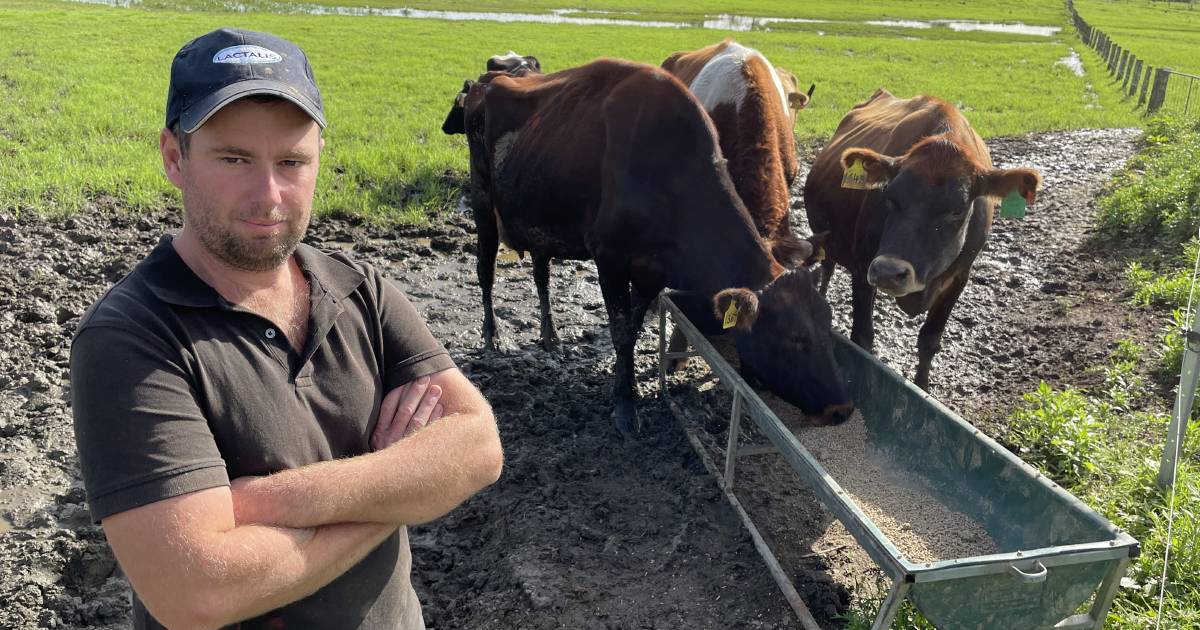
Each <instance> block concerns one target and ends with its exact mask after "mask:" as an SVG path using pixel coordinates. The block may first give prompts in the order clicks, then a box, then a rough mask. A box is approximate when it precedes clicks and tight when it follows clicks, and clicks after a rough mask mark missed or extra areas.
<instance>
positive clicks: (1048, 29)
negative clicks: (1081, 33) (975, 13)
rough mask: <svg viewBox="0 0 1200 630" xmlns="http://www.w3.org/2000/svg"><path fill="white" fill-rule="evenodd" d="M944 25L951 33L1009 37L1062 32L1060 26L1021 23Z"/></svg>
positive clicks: (1048, 35) (946, 23)
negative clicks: (997, 34)
mask: <svg viewBox="0 0 1200 630" xmlns="http://www.w3.org/2000/svg"><path fill="white" fill-rule="evenodd" d="M944 24H945V25H946V26H948V27H950V30H952V31H959V32H962V31H987V32H989V33H1008V34H1010V35H1036V36H1039V37H1050V36H1052V35H1055V34H1057V33H1058V32H1059V31H1061V30H1062V27H1060V26H1032V25H1029V24H1025V23H1023V22H1017V23H1016V24H999V23H996V22H951V21H945V22H944Z"/></svg>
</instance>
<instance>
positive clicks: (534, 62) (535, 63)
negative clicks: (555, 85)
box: [525, 55, 542, 74]
mask: <svg viewBox="0 0 1200 630" xmlns="http://www.w3.org/2000/svg"><path fill="white" fill-rule="evenodd" d="M525 61H527V62H529V65H530V66H533V69H534V70H536V71H538V73H539V74H540V73H541V71H542V62H540V61H538V58H537V57H534V56H533V55H526V56H525Z"/></svg>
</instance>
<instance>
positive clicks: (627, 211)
mask: <svg viewBox="0 0 1200 630" xmlns="http://www.w3.org/2000/svg"><path fill="white" fill-rule="evenodd" d="M465 101H466V102H465V108H466V117H465V121H466V125H465V126H466V129H467V138H468V142H469V143H470V144H471V156H472V160H471V178H472V182H473V187H474V188H476V189H477V190H479V191H480V196H479V197H478V198H473V200H472V203H478V204H480V205H479V206H477V208H476V218H477V219H478V220H479V239H480V253H481V267H482V264H483V258H482V256H483V255H484V254H485V253H486V250H487V249H488V246H487V243H490V240H491V239H497V238H502V239H503V240H504V242H505V243H506V244H508V245H509V246H510V247H512V248H513V249H515V250H519V251H530V252H532V253H533V255H534V256H535V260H536V259H537V258H539V257H540V258H542V259H548V258H550V257H555V258H575V259H579V258H591V259H594V260H595V261H596V268H597V272H598V274H599V279H600V288H601V292H602V293H603V296H604V303H605V306H606V307H607V311H608V316H609V330H610V332H611V333H612V341H613V346H614V347H615V349H616V354H617V357H616V363H615V370H614V371H615V384H614V392H613V398H614V407H615V408H614V411H613V415H614V421H615V423H616V426H617V428H618V429H619V430H621V431H622V432H624V433H628V432H631V431H634V430H635V428H636V427H637V412H636V405H635V399H636V393H635V386H634V380H633V377H634V371H633V347H634V342H635V341H636V339H637V335H638V333H639V331H640V330H641V327H642V320H643V318H644V316H645V313H646V309H647V307H648V306H649V304H650V303H651V301H652V300H653V299H654V297H655V296H656V295H658V293H659V291H660V290H662V289H663V288H664V287H670V288H673V289H677V290H680V291H684V292H686V293H685V296H691V297H692V298H694V299H692V300H690V304H692V307H691V312H690V313H689V315H690V317H691V318H692V319H693V320H694V321H696V322H698V323H699V324H701V325H702V326H706V327H710V328H711V327H714V326H716V327H719V326H720V320H718V319H716V313H717V312H720V313H724V312H726V311H727V309H728V308H729V304H730V302H736V303H737V305H738V309H739V311H740V314H739V315H738V316H737V318H736V327H735V328H734V331H735V332H734V334H735V336H736V340H737V347H738V351H739V355H740V360H741V362H742V365H743V366H745V368H746V369H748V370H750V371H751V372H752V373H753V374H754V375H755V376H756V377H757V378H758V380H760V381H761V382H762V383H763V384H764V385H766V386H767V387H768V388H769V389H770V390H771V391H773V392H775V393H776V394H778V395H779V396H781V397H782V398H784V399H785V400H787V401H789V402H791V403H792V404H795V405H797V406H799V407H800V408H801V409H802V410H803V411H804V412H805V413H807V414H809V415H810V416H813V417H815V418H816V419H817V421H821V422H826V423H828V422H836V421H838V420H841V419H844V418H845V417H846V416H847V415H848V414H849V412H850V411H851V409H852V405H851V404H850V403H849V401H848V399H847V395H846V392H845V389H844V387H843V384H842V381H841V379H840V375H839V374H838V371H837V366H836V364H835V362H834V359H833V352H832V336H831V334H830V311H829V306H828V304H826V303H825V301H824V299H823V298H822V297H821V296H820V295H819V293H818V291H817V290H816V286H815V283H814V279H813V274H812V272H810V271H809V270H806V269H797V270H791V271H789V270H788V269H786V268H785V267H784V266H783V265H782V264H781V261H793V260H799V261H802V260H804V259H806V258H807V257H808V256H809V255H810V254H811V253H812V248H811V245H810V244H809V243H808V242H807V241H801V240H799V239H795V238H794V237H783V238H780V239H776V240H775V241H772V242H768V241H766V240H764V239H763V238H762V237H760V236H759V234H758V232H757V230H756V229H755V227H754V224H753V222H752V221H751V220H750V216H749V214H747V212H746V209H745V206H744V205H743V204H742V202H741V200H740V199H739V198H738V196H737V194H736V192H735V191H734V187H733V184H732V182H731V181H730V178H729V173H728V170H727V169H726V166H725V160H724V159H723V158H722V157H721V152H720V147H719V146H718V143H717V137H716V132H715V130H714V129H713V126H712V123H711V121H710V120H709V118H708V116H707V115H706V114H705V112H704V110H703V108H702V107H701V105H700V103H699V102H698V101H697V100H696V98H695V97H694V96H693V95H692V94H691V93H690V92H688V90H687V88H686V87H684V85H683V84H682V83H680V82H679V81H678V80H677V79H675V78H674V77H673V76H671V75H670V74H669V73H667V72H665V71H663V70H661V69H659V68H654V67H650V66H646V65H642V64H636V63H631V62H625V61H617V60H603V59H602V60H597V61H594V62H592V63H589V64H587V65H584V66H581V67H578V68H573V69H570V70H564V71H562V72H557V73H554V74H547V75H528V76H525V77H512V76H509V75H506V74H504V73H495V72H494V73H490V74H488V75H485V76H483V77H480V79H479V81H478V82H476V84H475V85H473V86H472V87H471V89H470V91H469V93H468V95H467V97H466V99H465ZM488 219H490V221H489V220H488ZM481 275H482V272H481ZM481 284H483V282H482V278H481ZM681 302H682V303H683V304H688V303H689V300H688V299H681Z"/></svg>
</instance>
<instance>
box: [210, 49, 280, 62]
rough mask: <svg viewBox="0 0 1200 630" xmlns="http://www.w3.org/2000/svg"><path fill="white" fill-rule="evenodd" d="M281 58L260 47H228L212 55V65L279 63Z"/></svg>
mask: <svg viewBox="0 0 1200 630" xmlns="http://www.w3.org/2000/svg"><path fill="white" fill-rule="evenodd" d="M280 61H283V57H282V56H280V54H279V53H277V52H275V51H273V50H268V49H266V48H263V47H262V46H249V45H241V46H230V47H228V48H222V49H221V50H220V51H219V52H217V54H215V55H213V63H237V64H247V63H279V62H280Z"/></svg>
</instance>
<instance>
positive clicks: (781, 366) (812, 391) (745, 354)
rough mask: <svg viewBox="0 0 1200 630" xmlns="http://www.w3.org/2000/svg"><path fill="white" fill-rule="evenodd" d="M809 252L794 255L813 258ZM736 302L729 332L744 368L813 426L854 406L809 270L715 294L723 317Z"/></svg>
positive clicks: (825, 308) (719, 315) (839, 416)
mask: <svg viewBox="0 0 1200 630" xmlns="http://www.w3.org/2000/svg"><path fill="white" fill-rule="evenodd" d="M811 254H812V250H811V248H810V249H809V252H808V253H807V254H804V255H802V256H798V258H807V257H809V256H811ZM730 304H733V305H734V309H735V312H736V315H733V316H732V320H733V330H734V334H735V338H736V341H737V348H738V357H739V359H740V360H741V362H742V370H743V372H744V373H746V374H747V375H748V376H752V377H753V378H754V379H756V380H758V381H759V382H760V383H761V384H762V385H763V386H765V387H766V389H768V390H769V391H771V392H772V393H774V394H775V395H777V396H779V397H780V398H782V399H784V400H786V401H787V402H789V403H791V404H793V405H795V406H796V407H799V408H800V410H801V411H803V412H804V414H805V415H807V416H808V417H809V420H810V421H811V422H813V423H814V424H838V423H840V422H843V421H844V420H846V419H847V418H849V417H850V414H851V413H852V412H853V411H854V404H853V403H852V402H850V397H849V395H848V394H847V393H846V388H845V385H844V384H843V382H842V378H841V374H840V373H839V371H838V366H837V362H836V361H835V360H834V358H833V334H832V332H831V328H830V327H831V325H832V317H831V312H830V309H829V303H828V302H826V301H825V297H824V296H823V295H821V292H820V291H818V290H817V288H816V284H815V275H814V274H813V272H812V271H810V270H808V269H793V270H790V271H786V272H784V273H782V274H780V275H779V276H778V277H776V278H775V280H773V281H772V282H771V283H770V284H768V285H767V286H765V287H763V288H762V289H759V290H757V291H754V290H751V289H747V288H734V289H725V290H724V291H721V292H719V293H717V294H716V296H714V297H713V307H714V308H715V310H716V315H717V318H718V319H720V320H722V321H730V320H728V319H726V317H727V314H729V313H730Z"/></svg>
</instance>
